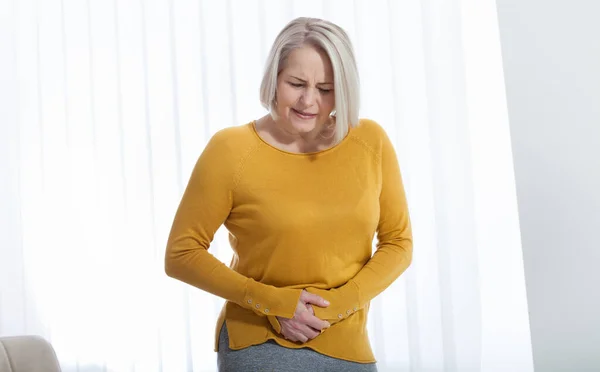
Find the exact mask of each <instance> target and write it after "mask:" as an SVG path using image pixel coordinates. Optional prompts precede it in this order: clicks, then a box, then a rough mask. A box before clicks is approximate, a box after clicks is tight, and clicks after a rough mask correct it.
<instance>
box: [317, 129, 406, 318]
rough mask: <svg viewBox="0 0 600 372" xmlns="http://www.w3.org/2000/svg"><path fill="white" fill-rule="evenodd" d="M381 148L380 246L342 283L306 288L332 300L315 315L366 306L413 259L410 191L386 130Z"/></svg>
mask: <svg viewBox="0 0 600 372" xmlns="http://www.w3.org/2000/svg"><path fill="white" fill-rule="evenodd" d="M381 152H382V153H381V172H382V173H381V174H382V181H381V182H382V185H381V194H380V196H379V205H380V217H379V224H378V226H377V250H376V251H375V253H374V254H373V256H372V257H371V259H370V260H369V261H368V262H367V264H366V265H365V266H363V268H362V269H361V270H360V271H359V272H358V273H357V274H356V275H355V276H354V277H353V278H352V279H350V280H349V281H348V282H347V283H346V284H344V285H342V286H341V287H338V288H333V289H330V290H324V289H317V288H307V289H306V290H307V291H308V292H310V293H314V294H317V295H319V296H321V297H323V298H324V299H326V300H328V301H329V302H330V303H331V305H330V306H329V307H327V308H321V307H314V312H315V316H317V317H318V318H320V319H323V320H327V321H329V322H330V323H331V324H334V323H336V322H339V321H341V320H343V319H345V318H347V317H348V316H349V315H351V314H353V313H354V312H356V311H358V310H359V309H361V308H363V307H364V306H365V305H366V304H367V303H368V302H369V301H371V300H372V299H373V298H374V297H375V296H377V295H378V294H379V293H381V292H382V291H383V290H384V289H385V288H387V287H388V286H389V285H390V284H392V282H394V280H396V279H397V278H398V277H399V276H400V275H401V274H402V273H403V272H404V271H405V270H406V269H407V268H408V266H409V265H410V263H411V260H412V230H411V224H410V217H409V212H408V206H407V203H406V195H405V192H404V187H403V184H402V177H401V174H400V168H399V165H398V160H397V157H396V152H395V151H394V148H393V146H392V143H391V142H390V140H389V138H388V137H387V136H386V135H385V133H383V136H382V150H381Z"/></svg>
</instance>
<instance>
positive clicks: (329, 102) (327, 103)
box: [323, 94, 335, 115]
mask: <svg viewBox="0 0 600 372" xmlns="http://www.w3.org/2000/svg"><path fill="white" fill-rule="evenodd" d="M323 108H324V109H325V111H327V115H329V113H330V112H332V111H333V109H334V108H335V96H334V95H333V94H331V95H328V96H325V97H324V98H323Z"/></svg>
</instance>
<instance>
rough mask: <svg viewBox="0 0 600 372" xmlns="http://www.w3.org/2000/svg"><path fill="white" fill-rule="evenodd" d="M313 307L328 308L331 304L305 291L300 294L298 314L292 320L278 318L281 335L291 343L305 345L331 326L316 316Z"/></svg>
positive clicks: (297, 307)
mask: <svg viewBox="0 0 600 372" xmlns="http://www.w3.org/2000/svg"><path fill="white" fill-rule="evenodd" d="M311 304H312V305H316V306H320V307H327V306H329V303H328V302H327V301H325V300H324V299H323V298H322V297H320V296H317V295H316V294H312V293H309V292H307V291H305V290H303V291H302V293H301V294H300V299H298V304H297V305H296V312H295V313H294V317H293V318H292V319H288V318H281V317H277V320H279V324H280V325H281V334H282V335H283V336H284V337H285V338H286V339H287V340H290V341H294V342H301V343H305V342H307V341H308V340H312V339H313V338H315V337H317V336H318V335H320V334H321V331H322V330H323V329H326V328H329V327H330V326H331V325H330V324H329V322H327V321H325V320H321V319H319V318H317V317H316V316H315V312H314V311H313V309H312V307H311Z"/></svg>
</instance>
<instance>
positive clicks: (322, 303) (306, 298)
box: [300, 291, 329, 307]
mask: <svg viewBox="0 0 600 372" xmlns="http://www.w3.org/2000/svg"><path fill="white" fill-rule="evenodd" d="M300 300H301V301H302V302H304V303H309V304H313V305H317V306H319V307H327V306H329V302H328V301H327V300H325V299H324V298H323V297H321V296H317V295H316V294H313V293H310V292H307V291H302V294H300Z"/></svg>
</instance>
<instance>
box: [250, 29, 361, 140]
mask: <svg viewBox="0 0 600 372" xmlns="http://www.w3.org/2000/svg"><path fill="white" fill-rule="evenodd" d="M305 45H312V46H314V47H317V48H320V49H321V50H323V51H324V52H325V53H326V54H327V55H328V57H329V60H330V61H331V66H332V68H333V85H334V93H335V109H334V112H335V113H334V115H335V126H336V127H335V142H339V141H341V140H342V139H343V138H344V136H345V135H346V133H347V132H348V127H352V128H353V127H356V126H357V125H358V110H359V106H360V83H359V78H358V68H357V67H356V59H355V58H354V51H353V49H352V43H351V42H350V38H349V37H348V35H347V34H346V32H345V31H344V30H343V29H342V28H341V27H339V26H337V25H336V24H334V23H331V22H329V21H325V20H323V19H318V18H306V17H300V18H296V19H294V20H293V21H291V22H290V23H288V24H287V25H286V26H285V27H284V28H283V30H281V32H280V33H279V35H277V38H276V39H275V42H274V43H273V46H272V47H271V51H270V53H269V56H268V57H267V62H266V65H265V72H264V75H263V79H262V82H261V84H260V102H261V103H262V105H263V107H264V108H266V109H267V110H269V112H270V113H271V116H273V117H275V105H276V94H277V76H278V75H279V73H280V72H281V70H282V69H283V66H284V65H285V62H286V60H287V58H288V57H289V55H290V53H291V52H292V51H293V50H294V49H297V48H300V47H302V46H305Z"/></svg>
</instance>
